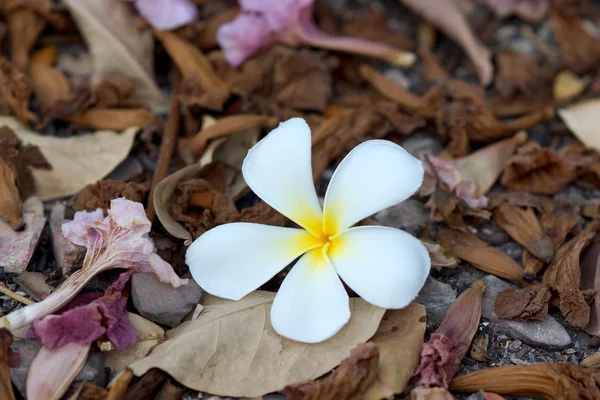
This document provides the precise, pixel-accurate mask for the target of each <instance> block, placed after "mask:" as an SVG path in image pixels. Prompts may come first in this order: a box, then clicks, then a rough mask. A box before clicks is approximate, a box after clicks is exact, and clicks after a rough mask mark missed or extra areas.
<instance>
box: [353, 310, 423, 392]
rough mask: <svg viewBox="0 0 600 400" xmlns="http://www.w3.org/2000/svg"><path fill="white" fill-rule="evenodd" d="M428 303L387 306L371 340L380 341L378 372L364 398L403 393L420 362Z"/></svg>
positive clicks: (377, 342)
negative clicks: (396, 308)
mask: <svg viewBox="0 0 600 400" xmlns="http://www.w3.org/2000/svg"><path fill="white" fill-rule="evenodd" d="M425 322H426V316H425V307H424V306H422V305H421V304H416V303H412V304H410V305H409V306H408V307H406V308H404V309H402V310H388V311H387V312H386V314H385V315H384V317H383V320H382V321H381V324H380V325H379V329H378V330H377V333H375V336H373V338H372V339H371V342H372V343H375V344H377V345H379V373H378V374H377V377H376V378H375V381H374V382H373V384H372V385H371V387H370V388H369V390H367V392H366V393H365V396H364V400H379V399H384V398H388V397H391V396H393V395H394V394H399V393H402V391H403V390H404V388H405V387H406V384H407V383H408V380H409V379H410V377H411V376H412V373H413V371H414V369H415V367H416V366H417V363H418V362H419V355H420V354H421V346H422V345H423V335H425V328H426V324H425Z"/></svg>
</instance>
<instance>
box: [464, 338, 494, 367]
mask: <svg viewBox="0 0 600 400" xmlns="http://www.w3.org/2000/svg"><path fill="white" fill-rule="evenodd" d="M489 341H490V340H489V337H488V335H486V334H485V333H483V332H479V333H478V334H477V335H476V336H475V339H473V343H471V349H470V350H469V356H470V357H471V358H472V359H473V360H476V361H481V362H490V361H492V360H493V358H492V357H491V356H490V354H489V353H488V351H487V348H488V344H489Z"/></svg>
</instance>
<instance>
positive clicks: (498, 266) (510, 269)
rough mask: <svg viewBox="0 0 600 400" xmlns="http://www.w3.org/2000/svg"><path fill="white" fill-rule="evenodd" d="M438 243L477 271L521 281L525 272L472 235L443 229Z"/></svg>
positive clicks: (502, 254)
mask: <svg viewBox="0 0 600 400" xmlns="http://www.w3.org/2000/svg"><path fill="white" fill-rule="evenodd" d="M437 242H438V243H440V244H441V245H442V246H444V247H445V248H447V249H449V250H450V251H452V252H453V253H454V254H456V255H457V256H458V257H460V258H461V259H462V260H465V261H467V262H469V263H471V264H473V266H474V267H475V268H477V269H480V270H482V271H484V272H487V273H490V274H492V275H496V276H498V277H500V278H504V279H509V280H514V281H521V275H522V273H523V270H522V269H521V267H520V266H519V264H517V263H516V262H515V261H514V260H513V259H512V258H510V257H509V256H508V255H506V254H504V253H503V252H501V251H500V250H497V249H495V248H493V247H492V246H490V245H488V244H487V243H485V242H484V241H482V240H480V239H479V238H477V236H475V235H474V234H472V233H469V232H461V231H458V230H456V229H449V228H446V229H442V230H441V231H440V232H439V233H438V235H437Z"/></svg>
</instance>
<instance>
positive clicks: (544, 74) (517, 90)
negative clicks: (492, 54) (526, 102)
mask: <svg viewBox="0 0 600 400" xmlns="http://www.w3.org/2000/svg"><path fill="white" fill-rule="evenodd" d="M496 65H497V70H496V79H495V80H494V87H495V88H496V91H497V92H498V93H499V94H500V96H502V97H504V98H511V97H514V96H515V95H524V96H527V97H528V98H530V99H533V98H538V97H543V96H544V95H545V94H548V93H547V92H548V89H549V88H550V87H551V86H552V78H553V77H554V74H553V73H552V71H551V70H550V68H548V67H547V66H546V65H541V64H540V63H538V62H536V61H534V60H533V59H531V58H530V57H529V56H528V55H526V54H525V53H520V52H517V51H514V50H500V51H498V52H497V53H496Z"/></svg>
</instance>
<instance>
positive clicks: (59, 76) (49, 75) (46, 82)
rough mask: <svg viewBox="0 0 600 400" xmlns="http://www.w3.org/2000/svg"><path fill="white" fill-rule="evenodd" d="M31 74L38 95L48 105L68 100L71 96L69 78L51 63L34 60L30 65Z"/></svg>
mask: <svg viewBox="0 0 600 400" xmlns="http://www.w3.org/2000/svg"><path fill="white" fill-rule="evenodd" d="M29 76H30V78H31V82H32V83H33V91H34V92H35V95H36V97H37V98H38V100H39V101H40V102H41V103H42V104H43V105H44V106H46V107H49V106H51V105H52V104H54V103H56V102H57V101H59V100H68V99H69V97H70V96H71V84H70V83H69V80H68V79H67V78H66V77H65V75H64V74H63V73H62V72H60V71H59V70H58V69H56V68H54V67H53V66H51V65H48V64H44V63H39V62H32V63H31V65H30V67H29Z"/></svg>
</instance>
